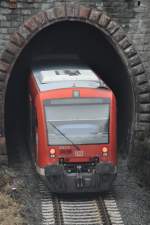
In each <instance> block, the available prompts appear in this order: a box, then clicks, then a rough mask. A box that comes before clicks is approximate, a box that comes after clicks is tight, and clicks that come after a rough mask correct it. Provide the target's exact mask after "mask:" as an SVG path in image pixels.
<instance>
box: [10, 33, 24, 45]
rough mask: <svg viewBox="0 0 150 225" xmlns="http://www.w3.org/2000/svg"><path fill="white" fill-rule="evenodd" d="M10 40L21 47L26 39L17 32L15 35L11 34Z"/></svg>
mask: <svg viewBox="0 0 150 225" xmlns="http://www.w3.org/2000/svg"><path fill="white" fill-rule="evenodd" d="M10 41H11V42H12V43H14V44H16V45H18V46H19V47H21V46H23V44H24V42H25V39H24V38H23V37H22V36H20V35H19V34H18V33H17V32H15V33H14V34H13V35H11V37H10Z"/></svg>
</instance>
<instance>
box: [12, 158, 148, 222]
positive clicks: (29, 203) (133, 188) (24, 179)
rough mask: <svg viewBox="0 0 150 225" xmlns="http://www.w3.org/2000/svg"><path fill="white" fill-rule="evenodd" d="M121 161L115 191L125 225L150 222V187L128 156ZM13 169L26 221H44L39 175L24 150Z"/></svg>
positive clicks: (16, 193) (15, 194) (17, 194)
mask: <svg viewBox="0 0 150 225" xmlns="http://www.w3.org/2000/svg"><path fill="white" fill-rule="evenodd" d="M118 165H119V166H118V176H117V179H116V181H115V182H114V185H113V191H112V192H113V194H114V197H115V199H116V201H117V205H118V207H119V209H120V213H121V215H122V218H123V221H124V225H150V213H149V212H150V190H149V189H148V188H146V187H144V186H143V184H142V183H140V182H139V180H137V179H136V177H135V176H134V175H133V174H132V173H131V172H129V171H128V168H127V160H126V159H122V158H121V157H120V159H119V162H118ZM9 170H10V169H9ZM12 173H13V174H15V175H13V176H14V182H13V187H15V188H16V191H15V193H14V198H16V200H19V202H20V203H21V204H22V205H23V210H22V215H23V217H24V218H25V220H26V224H27V225H41V201H40V198H41V196H40V192H39V185H38V182H39V177H38V176H37V174H36V172H35V169H34V168H33V166H32V164H31V161H30V159H29V157H28V155H27V154H23V157H22V159H21V160H20V162H19V163H18V164H16V166H15V168H13V169H12Z"/></svg>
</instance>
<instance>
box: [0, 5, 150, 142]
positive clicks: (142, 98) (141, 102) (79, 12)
mask: <svg viewBox="0 0 150 225" xmlns="http://www.w3.org/2000/svg"><path fill="white" fill-rule="evenodd" d="M63 21H79V22H82V23H85V24H89V25H91V26H93V27H95V28H96V29H98V30H100V31H101V32H103V33H104V35H105V37H106V38H107V39H108V41H109V42H110V43H111V45H112V46H114V48H115V49H116V51H117V52H118V54H119V55H120V58H121V60H122V61H123V62H124V64H125V66H126V68H127V70H128V76H129V77H128V78H129V80H130V83H131V86H132V94H133V98H134V107H133V108H134V110H133V119H132V124H131V130H130V140H129V143H130V146H131V143H132V142H133V140H134V138H136V140H138V137H139V135H141V134H142V133H143V132H145V130H149V127H150V100H149V99H150V88H149V84H148V78H147V76H146V74H145V71H144V67H143V65H142V63H141V60H140V58H139V56H138V54H137V52H136V50H135V49H134V47H133V45H132V44H131V43H130V42H129V40H128V38H127V36H126V34H125V32H124V31H123V29H122V28H121V27H120V26H119V25H118V24H117V23H116V22H114V21H112V20H111V18H110V17H108V16H107V15H105V14H104V13H103V11H101V10H98V9H95V8H90V7H85V6H82V5H79V6H77V5H72V4H67V5H61V6H59V7H54V8H51V9H49V10H46V11H42V12H40V13H38V14H36V15H34V16H32V17H31V18H30V19H28V20H27V21H25V22H24V24H23V25H21V26H20V28H19V29H18V31H17V32H15V33H14V34H13V35H12V36H11V37H10V41H9V44H8V46H7V47H6V49H5V50H4V52H3V54H2V56H1V60H0V98H1V101H2V107H1V111H0V114H1V115H0V118H1V120H0V127H1V136H2V137H5V134H4V130H5V124H4V117H5V115H4V114H5V112H4V108H5V107H4V105H5V94H6V90H7V84H8V81H9V78H10V76H11V72H12V70H13V67H14V65H15V63H16V61H17V59H18V58H19V55H20V54H21V52H22V50H23V49H24V48H25V47H26V46H27V45H28V43H29V42H30V41H31V39H32V38H33V37H34V36H35V35H36V34H37V33H38V32H40V31H42V30H43V29H44V28H46V27H49V26H51V25H52V24H55V23H58V22H63Z"/></svg>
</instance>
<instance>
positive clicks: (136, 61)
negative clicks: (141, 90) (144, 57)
mask: <svg viewBox="0 0 150 225" xmlns="http://www.w3.org/2000/svg"><path fill="white" fill-rule="evenodd" d="M129 62H130V65H131V66H136V65H138V64H141V60H140V57H139V56H138V55H137V54H136V55H134V56H133V57H131V58H130V59H129Z"/></svg>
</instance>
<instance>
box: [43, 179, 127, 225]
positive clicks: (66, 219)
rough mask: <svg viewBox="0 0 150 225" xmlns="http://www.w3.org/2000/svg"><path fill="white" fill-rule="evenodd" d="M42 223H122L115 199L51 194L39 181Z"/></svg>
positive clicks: (118, 224)
mask: <svg viewBox="0 0 150 225" xmlns="http://www.w3.org/2000/svg"><path fill="white" fill-rule="evenodd" d="M39 185H40V192H41V208H42V225H124V223H123V220H122V218H121V215H120V212H119V210H118V207H117V204H116V201H115V199H114V198H113V196H112V195H111V194H108V195H107V196H100V195H92V196H86V197H85V196H80V197H78V196H76V197H72V196H61V195H55V194H51V193H50V192H49V191H48V189H47V187H46V186H45V185H44V184H43V183H42V182H40V184H39Z"/></svg>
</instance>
